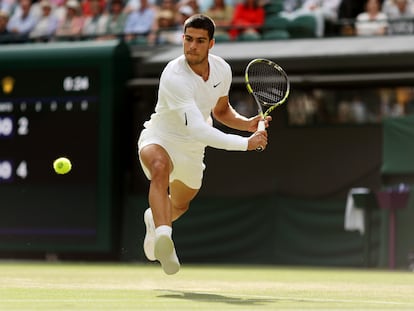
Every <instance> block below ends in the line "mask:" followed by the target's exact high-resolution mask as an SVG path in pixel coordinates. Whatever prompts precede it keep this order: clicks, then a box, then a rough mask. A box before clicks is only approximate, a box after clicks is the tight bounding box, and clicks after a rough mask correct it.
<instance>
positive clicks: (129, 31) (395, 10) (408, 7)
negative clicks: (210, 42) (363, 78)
mask: <svg viewBox="0 0 414 311" xmlns="http://www.w3.org/2000/svg"><path fill="white" fill-rule="evenodd" d="M195 13H203V14H206V15H208V16H210V17H211V18H213V20H214V21H215V23H216V25H217V33H216V41H235V40H258V39H288V38H298V37H326V36H335V35H358V36H368V35H369V36H372V35H386V34H413V33H414V0H0V43H8V42H27V41H62V40H80V39H82V40H106V39H113V38H122V39H123V40H125V41H127V42H130V43H133V44H135V43H136V44H141V43H143V44H148V45H155V44H180V43H181V35H182V25H183V23H184V21H185V19H186V18H188V17H189V16H191V15H193V14H195Z"/></svg>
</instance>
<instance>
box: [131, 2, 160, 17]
mask: <svg viewBox="0 0 414 311" xmlns="http://www.w3.org/2000/svg"><path fill="white" fill-rule="evenodd" d="M156 2H157V1H156V0H148V4H149V5H150V6H152V7H153V8H154V9H156V8H157V6H156V5H155V3H156ZM140 8H141V0H127V2H126V5H125V8H124V13H125V14H129V13H131V12H133V11H137V10H139V9H140Z"/></svg>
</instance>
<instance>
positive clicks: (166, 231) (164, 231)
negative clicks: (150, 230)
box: [155, 225, 172, 237]
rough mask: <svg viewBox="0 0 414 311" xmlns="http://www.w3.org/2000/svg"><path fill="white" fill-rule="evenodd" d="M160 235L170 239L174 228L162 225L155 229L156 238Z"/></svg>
mask: <svg viewBox="0 0 414 311" xmlns="http://www.w3.org/2000/svg"><path fill="white" fill-rule="evenodd" d="M159 235H168V236H169V237H171V235H172V228H171V227H170V226H167V225H162V226H159V227H157V228H155V236H159Z"/></svg>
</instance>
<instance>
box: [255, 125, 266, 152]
mask: <svg viewBox="0 0 414 311" xmlns="http://www.w3.org/2000/svg"><path fill="white" fill-rule="evenodd" d="M257 130H258V131H264V130H266V126H265V122H264V121H263V120H261V121H259V123H258V124H257ZM256 151H257V152H261V151H263V147H257V148H256Z"/></svg>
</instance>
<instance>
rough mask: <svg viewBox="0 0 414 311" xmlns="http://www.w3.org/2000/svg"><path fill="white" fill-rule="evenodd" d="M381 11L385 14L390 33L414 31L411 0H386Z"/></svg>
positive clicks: (413, 9)
mask: <svg viewBox="0 0 414 311" xmlns="http://www.w3.org/2000/svg"><path fill="white" fill-rule="evenodd" d="M382 11H383V12H384V13H385V15H387V18H388V24H389V25H388V27H389V28H388V32H389V33H390V34H412V33H414V1H413V0H387V1H385V2H384V4H383V8H382Z"/></svg>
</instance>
